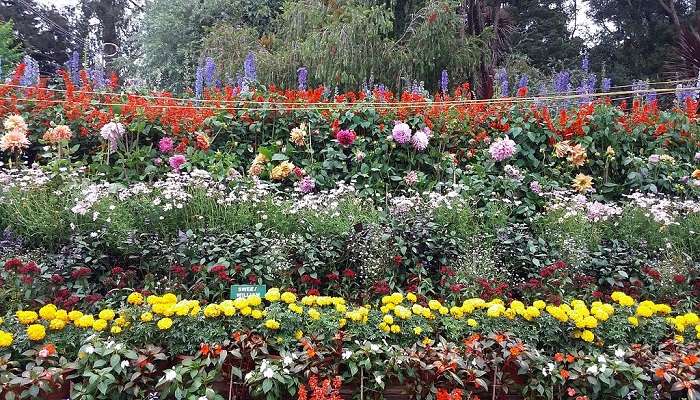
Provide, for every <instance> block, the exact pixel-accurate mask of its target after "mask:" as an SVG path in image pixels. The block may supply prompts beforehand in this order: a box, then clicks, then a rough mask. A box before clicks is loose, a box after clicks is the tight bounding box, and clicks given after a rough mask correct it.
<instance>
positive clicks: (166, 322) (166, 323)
mask: <svg viewBox="0 0 700 400" xmlns="http://www.w3.org/2000/svg"><path fill="white" fill-rule="evenodd" d="M157 325H158V329H160V330H161V331H167V330H168V329H170V327H172V326H173V320H172V319H170V318H167V317H166V318H161V319H159V320H158V324H157Z"/></svg>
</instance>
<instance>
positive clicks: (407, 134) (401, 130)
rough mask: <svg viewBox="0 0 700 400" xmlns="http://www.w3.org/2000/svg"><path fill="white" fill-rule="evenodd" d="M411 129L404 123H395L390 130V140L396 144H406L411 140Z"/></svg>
mask: <svg viewBox="0 0 700 400" xmlns="http://www.w3.org/2000/svg"><path fill="white" fill-rule="evenodd" d="M412 134H413V132H411V127H410V126H408V124H407V123H405V122H396V125H394V129H392V130H391V138H392V139H394V141H395V142H396V143H398V144H406V143H408V142H409V141H410V140H411V135H412Z"/></svg>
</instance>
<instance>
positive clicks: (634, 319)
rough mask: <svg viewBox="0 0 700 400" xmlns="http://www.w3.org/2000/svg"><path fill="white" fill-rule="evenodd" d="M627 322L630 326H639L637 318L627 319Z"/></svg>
mask: <svg viewBox="0 0 700 400" xmlns="http://www.w3.org/2000/svg"><path fill="white" fill-rule="evenodd" d="M627 322H629V323H630V325H632V326H639V320H638V319H637V317H627Z"/></svg>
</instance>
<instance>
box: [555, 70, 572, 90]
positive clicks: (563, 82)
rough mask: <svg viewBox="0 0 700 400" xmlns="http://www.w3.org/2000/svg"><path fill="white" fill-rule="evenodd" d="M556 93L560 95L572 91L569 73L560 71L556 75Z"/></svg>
mask: <svg viewBox="0 0 700 400" xmlns="http://www.w3.org/2000/svg"><path fill="white" fill-rule="evenodd" d="M554 91H555V92H557V93H558V94H563V93H566V92H569V91H571V73H570V72H569V71H560V72H558V73H557V74H556V75H554Z"/></svg>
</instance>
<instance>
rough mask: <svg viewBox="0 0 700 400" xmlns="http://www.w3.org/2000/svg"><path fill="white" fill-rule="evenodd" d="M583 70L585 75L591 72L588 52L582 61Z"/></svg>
mask: <svg viewBox="0 0 700 400" xmlns="http://www.w3.org/2000/svg"><path fill="white" fill-rule="evenodd" d="M581 70H582V71H583V72H585V73H588V70H589V60H588V52H586V53H585V54H584V55H583V60H581Z"/></svg>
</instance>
